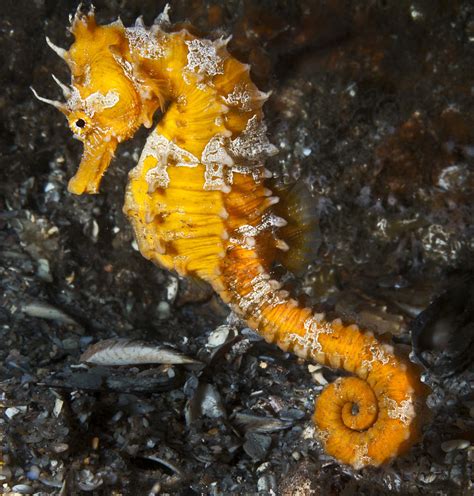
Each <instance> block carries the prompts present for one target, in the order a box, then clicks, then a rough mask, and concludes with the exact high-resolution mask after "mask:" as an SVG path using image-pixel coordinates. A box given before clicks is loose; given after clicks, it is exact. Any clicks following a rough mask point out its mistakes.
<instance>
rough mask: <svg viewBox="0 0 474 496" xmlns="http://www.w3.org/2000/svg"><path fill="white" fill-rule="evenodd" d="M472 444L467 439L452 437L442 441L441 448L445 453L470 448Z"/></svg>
mask: <svg viewBox="0 0 474 496" xmlns="http://www.w3.org/2000/svg"><path fill="white" fill-rule="evenodd" d="M470 445H471V443H470V442H469V441H467V440H466V439H450V440H449V441H445V442H444V443H441V449H442V450H443V451H444V452H445V453H449V452H450V451H454V450H461V449H466V448H469V446H470Z"/></svg>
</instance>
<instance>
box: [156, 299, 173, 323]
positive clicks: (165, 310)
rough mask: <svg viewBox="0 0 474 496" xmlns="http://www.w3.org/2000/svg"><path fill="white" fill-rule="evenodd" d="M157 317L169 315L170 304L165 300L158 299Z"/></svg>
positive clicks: (165, 317) (162, 318) (166, 317)
mask: <svg viewBox="0 0 474 496" xmlns="http://www.w3.org/2000/svg"><path fill="white" fill-rule="evenodd" d="M157 310H158V318H159V319H160V320H165V319H168V318H169V316H170V315H171V308H170V304H169V303H168V302H167V301H160V302H159V303H158V308H157Z"/></svg>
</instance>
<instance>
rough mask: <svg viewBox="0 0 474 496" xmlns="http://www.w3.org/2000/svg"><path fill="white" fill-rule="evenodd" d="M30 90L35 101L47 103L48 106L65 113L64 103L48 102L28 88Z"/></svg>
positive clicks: (31, 88)
mask: <svg viewBox="0 0 474 496" xmlns="http://www.w3.org/2000/svg"><path fill="white" fill-rule="evenodd" d="M30 90H31V91H32V92H33V95H34V96H35V98H36V99H37V100H39V101H40V102H43V103H47V104H48V105H52V106H53V107H55V108H57V109H58V110H60V111H61V112H65V111H66V105H65V104H64V103H61V102H58V101H57V100H50V99H49V98H44V97H42V96H39V95H38V93H37V92H36V90H35V89H34V88H33V87H32V86H30Z"/></svg>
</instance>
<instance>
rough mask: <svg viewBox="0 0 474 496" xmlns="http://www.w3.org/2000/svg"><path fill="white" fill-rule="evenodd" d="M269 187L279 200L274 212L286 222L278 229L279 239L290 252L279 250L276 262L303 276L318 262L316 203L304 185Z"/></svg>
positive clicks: (319, 236)
mask: <svg viewBox="0 0 474 496" xmlns="http://www.w3.org/2000/svg"><path fill="white" fill-rule="evenodd" d="M269 186H270V189H271V190H272V191H273V193H274V194H277V195H278V197H279V198H280V201H279V202H278V204H276V205H274V206H273V207H272V209H273V211H274V212H275V214H276V215H278V216H281V217H282V218H283V219H285V220H286V222H287V224H286V225H285V226H282V227H280V228H279V229H278V232H277V235H278V238H280V239H281V240H282V241H284V242H285V243H286V245H287V246H288V247H289V249H282V250H279V251H278V253H277V260H278V261H279V262H280V263H281V264H282V265H283V266H285V267H286V268H287V269H288V270H290V271H291V272H293V273H294V274H296V275H301V273H302V272H304V271H305V270H306V269H307V267H308V264H310V263H311V262H313V261H314V260H315V258H316V256H317V252H318V249H319V246H320V244H321V234H320V230H319V223H318V220H319V219H318V212H317V205H316V199H315V198H314V197H313V196H312V195H311V193H310V191H309V189H308V187H307V186H306V185H305V184H304V183H303V182H301V181H299V182H297V183H295V184H293V185H289V186H277V185H274V184H269ZM277 247H278V246H277ZM283 248H285V246H284V245H283Z"/></svg>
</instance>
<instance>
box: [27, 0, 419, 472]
mask: <svg viewBox="0 0 474 496" xmlns="http://www.w3.org/2000/svg"><path fill="white" fill-rule="evenodd" d="M168 11H169V8H168V7H167V8H166V9H165V11H164V12H163V13H162V14H161V16H159V17H158V18H157V20H156V22H155V24H154V25H153V26H151V27H146V26H145V24H144V23H143V19H141V18H138V19H137V21H136V23H135V25H134V26H132V27H129V28H127V27H125V26H124V25H123V23H122V22H121V21H120V20H118V21H117V22H115V23H111V24H109V25H104V26H101V25H98V24H97V23H96V20H95V14H94V10H93V9H92V10H90V11H89V12H88V13H86V14H83V13H81V12H80V11H78V12H77V13H76V15H75V16H74V18H73V19H72V23H71V28H70V30H71V32H72V34H73V35H74V37H75V41H74V43H73V44H72V46H71V47H70V48H69V50H64V49H62V48H59V47H56V46H55V45H53V44H52V43H51V42H50V41H49V40H48V44H49V45H50V46H51V47H52V49H53V50H54V51H55V52H56V53H57V54H58V55H59V56H60V57H61V58H63V59H64V60H65V62H66V63H67V64H68V66H69V68H70V70H71V74H72V78H71V86H70V87H68V86H66V85H64V84H63V83H61V82H59V81H56V82H57V83H58V85H59V86H60V89H61V91H62V94H63V96H64V97H65V98H66V102H65V103H62V102H58V101H53V100H48V99H44V98H42V97H39V98H40V99H41V100H42V101H44V102H46V103H50V104H52V105H54V106H55V107H56V108H58V109H59V110H60V111H61V112H62V113H63V114H65V116H66V117H67V119H68V122H69V125H70V127H71V130H72V132H73V133H74V135H75V136H76V137H77V138H79V139H80V140H81V141H82V142H83V144H84V152H83V156H82V160H81V163H80V166H79V169H78V171H77V173H76V175H75V176H74V177H73V178H72V179H71V180H70V182H69V190H70V191H71V192H72V193H75V194H84V193H97V192H98V190H99V186H100V181H101V178H102V176H103V174H104V173H105V171H106V169H107V168H108V166H109V164H110V162H111V160H112V158H113V156H114V152H115V149H116V147H117V146H118V144H119V143H120V142H122V141H126V140H128V139H131V138H132V137H133V136H134V134H135V133H136V131H137V130H138V129H139V127H140V126H142V125H143V126H145V127H150V126H151V123H152V122H153V116H154V114H155V112H156V111H157V110H162V111H163V115H162V118H161V120H160V122H159V123H158V124H157V125H156V127H155V129H154V130H153V131H152V132H151V133H150V135H149V137H148V139H147V141H146V144H145V146H144V148H143V151H142V153H141V156H140V158H139V161H138V164H137V166H136V167H135V168H134V169H132V170H131V171H130V173H129V178H128V179H129V181H128V185H127V190H126V193H125V204H124V207H123V212H124V214H125V215H127V216H128V217H129V219H130V222H131V224H132V226H133V228H134V232H135V236H136V239H137V243H138V246H139V249H140V251H141V253H142V254H143V256H145V257H146V258H148V259H150V260H152V261H153V262H154V263H155V264H157V265H159V266H161V267H164V268H166V269H169V270H174V271H176V272H177V273H178V274H179V275H181V276H188V275H192V276H194V277H199V278H201V279H203V280H205V281H207V282H208V283H209V284H211V285H212V287H213V288H214V290H215V291H216V292H217V293H218V294H219V295H220V296H221V297H222V299H223V300H224V301H225V302H226V303H228V304H229V305H230V306H231V308H232V309H233V310H234V311H235V312H236V313H237V314H238V315H240V316H241V317H242V318H243V319H245V320H247V322H248V323H249V325H251V326H252V327H254V328H255V329H256V330H257V331H258V332H259V333H260V334H261V335H262V336H263V338H264V339H265V340H266V341H268V342H271V343H275V344H276V345H278V346H279V347H280V348H281V349H282V350H285V351H292V352H294V353H295V354H296V355H298V356H299V357H301V358H304V359H309V360H313V361H316V362H318V363H320V364H322V365H326V366H331V367H334V368H342V369H343V370H345V371H347V372H349V373H351V374H353V376H351V377H344V378H340V379H338V380H336V381H335V382H334V383H332V384H329V385H328V386H327V387H326V388H325V389H324V391H323V392H322V393H321V394H320V396H319V397H318V398H317V400H316V410H315V413H314V416H313V420H314V422H315V424H316V431H317V432H318V433H319V438H320V441H321V443H322V445H323V446H324V448H325V450H326V451H327V452H328V453H329V454H330V455H332V456H334V457H335V458H337V459H338V460H339V461H341V462H342V463H346V464H350V465H352V466H353V467H354V468H356V469H359V468H362V467H364V466H369V465H373V466H377V465H380V464H383V463H386V462H388V461H390V460H391V459H392V458H393V457H395V456H397V455H400V454H403V453H405V452H407V451H408V450H409V449H410V447H411V446H412V445H413V444H414V443H416V442H417V441H418V440H419V438H420V429H421V420H422V418H421V417H422V409H423V404H424V401H423V399H424V396H425V393H426V390H425V386H424V385H423V384H422V383H421V381H420V379H419V370H418V368H417V367H416V366H415V365H414V364H412V363H411V362H409V360H408V359H406V358H404V357H402V356H400V355H399V354H398V353H397V352H396V351H395V350H394V349H393V347H391V346H390V345H388V344H384V343H381V342H379V341H378V340H377V339H376V338H375V337H374V335H373V334H372V333H371V332H368V331H363V330H360V329H359V327H358V326H356V325H349V326H345V325H344V324H343V323H342V321H341V320H340V319H335V320H332V321H330V320H328V319H327V318H326V316H325V315H324V314H322V313H317V312H315V311H313V310H312V309H310V308H305V307H303V306H301V304H300V303H299V302H298V301H297V300H296V299H294V298H293V297H292V296H291V294H290V292H289V291H287V290H286V289H285V288H283V286H282V284H281V283H280V282H279V281H277V280H275V279H273V278H272V277H271V276H270V272H269V270H270V267H271V265H272V262H273V261H274V260H275V257H276V253H277V251H278V250H280V251H288V253H289V254H290V255H291V248H292V247H291V244H288V243H287V242H286V241H285V240H284V239H280V238H279V237H278V232H279V230H280V229H282V228H284V227H285V226H286V225H287V220H286V219H285V218H284V216H281V215H280V214H278V215H277V214H276V213H275V212H274V210H273V209H274V206H275V205H276V204H277V203H278V202H279V200H280V198H279V196H278V195H277V194H274V192H273V191H272V190H271V188H270V187H269V186H268V184H266V179H268V178H270V177H271V175H272V174H271V172H270V171H269V170H268V169H266V168H265V159H266V158H267V157H270V156H272V155H274V154H275V153H277V151H278V150H277V148H276V147H275V146H274V145H273V144H272V143H271V142H270V141H269V139H268V137H267V127H266V124H265V121H264V117H263V110H262V107H263V105H264V103H265V101H266V100H267V99H268V98H269V96H270V93H264V92H262V91H260V90H259V89H258V88H257V87H256V86H255V84H254V83H253V82H252V80H251V78H250V67H249V66H248V65H247V64H243V63H241V62H239V61H238V60H237V59H236V58H234V57H233V56H232V55H231V54H230V53H229V51H228V49H227V44H228V41H229V40H230V38H227V39H224V38H220V39H217V40H208V39H202V38H198V37H197V36H194V35H193V34H191V33H190V32H189V31H188V30H185V29H180V30H173V26H172V25H171V23H170V20H169V16H168ZM35 95H36V93H35Z"/></svg>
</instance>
